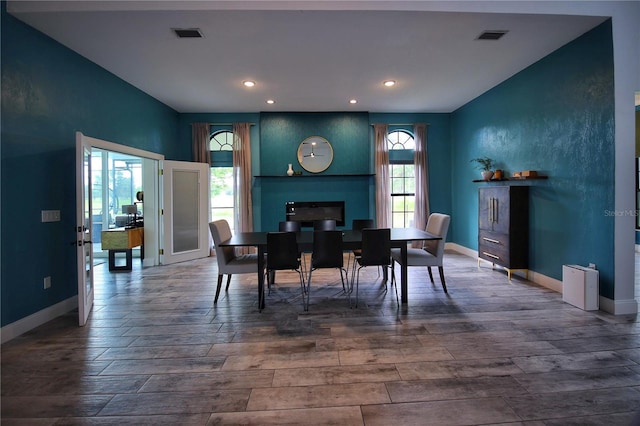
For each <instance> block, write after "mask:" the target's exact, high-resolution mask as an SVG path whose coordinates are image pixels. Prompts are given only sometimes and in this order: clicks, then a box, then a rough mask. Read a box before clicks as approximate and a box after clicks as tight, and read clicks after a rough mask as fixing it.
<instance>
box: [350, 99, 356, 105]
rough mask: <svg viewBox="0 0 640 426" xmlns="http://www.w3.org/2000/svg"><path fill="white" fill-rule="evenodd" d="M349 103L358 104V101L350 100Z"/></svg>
mask: <svg viewBox="0 0 640 426" xmlns="http://www.w3.org/2000/svg"><path fill="white" fill-rule="evenodd" d="M349 103H350V104H357V103H358V100H357V99H349Z"/></svg>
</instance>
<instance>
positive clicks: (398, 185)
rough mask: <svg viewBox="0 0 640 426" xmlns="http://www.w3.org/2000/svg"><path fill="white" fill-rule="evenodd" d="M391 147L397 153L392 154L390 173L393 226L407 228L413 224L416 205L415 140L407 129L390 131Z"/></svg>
mask: <svg viewBox="0 0 640 426" xmlns="http://www.w3.org/2000/svg"><path fill="white" fill-rule="evenodd" d="M388 138H389V149H390V150H395V152H396V153H397V154H394V155H393V156H391V155H390V160H389V162H390V164H389V169H390V170H389V173H390V175H391V182H390V183H391V226H393V227H397V228H406V227H409V226H413V209H414V207H415V197H414V194H415V186H416V185H415V173H414V165H413V162H412V161H413V160H412V159H413V150H414V149H415V141H414V139H413V136H412V135H411V134H410V133H409V132H406V131H394V132H390V133H389V135H388Z"/></svg>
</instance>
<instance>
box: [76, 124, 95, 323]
mask: <svg viewBox="0 0 640 426" xmlns="http://www.w3.org/2000/svg"><path fill="white" fill-rule="evenodd" d="M76 170H77V173H76V241H75V243H74V244H75V245H76V248H77V270H78V322H79V324H80V325H81V326H84V325H85V324H86V323H87V318H88V317H89V313H91V308H92V307H93V294H94V292H93V249H92V248H91V244H92V232H93V226H92V214H91V202H92V200H91V146H90V145H89V144H88V141H87V140H86V139H85V137H84V135H82V133H80V132H78V133H76Z"/></svg>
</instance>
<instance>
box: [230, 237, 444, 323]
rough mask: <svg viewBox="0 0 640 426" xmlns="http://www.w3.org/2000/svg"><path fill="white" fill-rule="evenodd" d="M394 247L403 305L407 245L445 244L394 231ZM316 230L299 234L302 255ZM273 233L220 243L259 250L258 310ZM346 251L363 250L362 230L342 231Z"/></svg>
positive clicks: (405, 301) (260, 306)
mask: <svg viewBox="0 0 640 426" xmlns="http://www.w3.org/2000/svg"><path fill="white" fill-rule="evenodd" d="M390 229H391V247H392V248H399V249H400V257H401V259H402V263H401V265H400V266H401V269H400V289H401V290H400V300H401V302H402V303H403V304H406V303H407V301H408V289H407V286H408V277H407V245H408V244H409V243H410V242H412V241H426V240H441V239H442V237H440V236H438V235H434V234H431V233H429V232H427V231H425V230H422V229H418V228H390ZM313 232H314V231H312V230H309V231H307V230H303V231H300V232H297V233H296V234H297V242H298V248H299V250H300V251H301V252H311V250H312V249H313ZM268 233H269V231H253V232H238V233H236V234H234V235H233V236H231V238H229V239H228V240H226V241H223V242H221V243H220V245H221V246H222V247H256V248H257V250H258V267H257V271H256V273H257V274H258V309H259V310H260V311H262V309H264V307H265V295H264V273H263V271H264V268H265V266H266V264H265V254H266V250H267V234H268ZM342 242H343V249H344V250H353V249H359V248H361V246H362V232H361V231H358V230H352V229H345V230H342Z"/></svg>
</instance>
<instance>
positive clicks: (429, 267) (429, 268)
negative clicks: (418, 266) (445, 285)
mask: <svg viewBox="0 0 640 426" xmlns="http://www.w3.org/2000/svg"><path fill="white" fill-rule="evenodd" d="M427 270H428V271H429V278H430V279H431V284H433V274H432V273H431V266H427Z"/></svg>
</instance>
